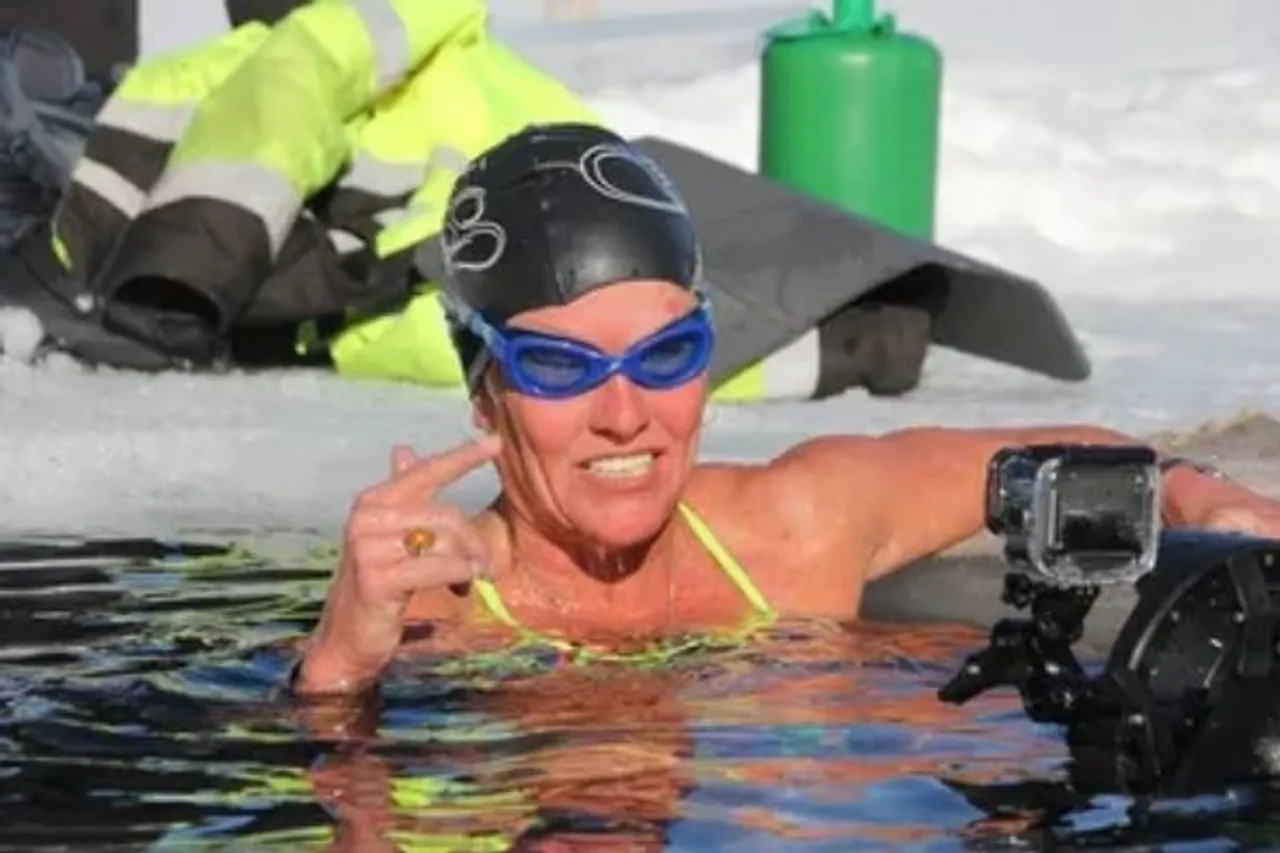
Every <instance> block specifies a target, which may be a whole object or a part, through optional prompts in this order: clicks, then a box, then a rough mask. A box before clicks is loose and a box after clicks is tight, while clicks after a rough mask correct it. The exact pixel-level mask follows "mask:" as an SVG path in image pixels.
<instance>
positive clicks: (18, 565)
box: [0, 543, 1280, 851]
mask: <svg viewBox="0 0 1280 853" xmlns="http://www.w3.org/2000/svg"><path fill="white" fill-rule="evenodd" d="M0 551H5V552H6V553H3V554H0V557H3V558H5V559H6V560H7V564H6V567H5V568H3V569H0V849H3V850H68V849H75V850H88V849H103V850H106V849H112V850H115V849H120V850H126V849H138V850H141V849H154V850H165V849H184V850H185V849H193V848H194V849H202V848H208V849H219V850H225V849H235V850H241V849H243V850H273V849H282V850H309V849H319V850H328V849H342V850H359V851H381V850H406V851H409V850H433V851H444V850H459V851H470V850H509V849H515V850H545V851H571V850H620V851H621V850H661V849H671V850H698V851H711V850H717V851H718V850H726V851H755V850H787V851H790V850H797V851H809V850H839V851H854V850H1031V849H1035V850H1039V849H1090V850H1098V849H1117V850H1147V849H1163V850H1193V849H1196V850H1198V849H1204V850H1222V849H1268V848H1267V844H1268V843H1269V842H1273V841H1274V840H1275V839H1277V838H1280V829H1277V830H1273V829H1272V824H1271V822H1270V821H1271V820H1272V817H1271V816H1272V813H1273V806H1272V805H1271V803H1272V801H1273V800H1274V798H1273V797H1270V796H1266V795H1264V792H1257V791H1254V792H1249V793H1239V794H1233V795H1232V796H1230V797H1219V798H1213V799H1210V800H1202V801H1196V802H1176V803H1174V802H1160V803H1135V802H1133V801H1131V800H1128V799H1125V798H1122V797H1118V796H1114V797H1113V796H1093V797H1088V796H1083V795H1077V794H1074V793H1073V792H1072V791H1071V790H1070V789H1069V788H1068V787H1067V786H1066V784H1065V783H1064V781H1063V780H1064V779H1065V772H1066V771H1065V769H1064V764H1065V762H1066V760H1067V755H1066V751H1065V749H1064V747H1063V746H1062V743H1061V737H1060V735H1059V733H1058V732H1057V731H1055V730H1054V729H1051V728H1048V727H1038V726H1034V725H1031V724H1029V723H1027V722H1026V721H1025V719H1024V718H1023V716H1022V714H1021V712H1020V709H1019V706H1018V705H1017V704H1016V700H1015V699H1014V698H1013V697H1010V696H994V697H989V698H988V697H984V698H982V699H980V700H977V701H974V702H972V703H971V704H969V705H966V706H964V707H962V708H955V707H951V706H946V705H942V704H940V703H939V702H937V701H936V699H935V698H934V691H935V690H936V688H937V686H938V685H939V684H941V683H942V682H943V681H944V680H945V679H946V678H947V677H948V676H949V675H950V673H951V672H952V671H953V670H954V668H955V666H956V664H957V662H958V661H959V660H960V659H961V658H962V657H963V655H964V654H965V653H966V652H967V651H968V650H970V649H971V648H972V647H973V645H974V644H975V642H976V640H977V638H976V637H975V636H974V635H972V634H969V633H965V632H961V631H952V630H940V629H939V630H932V629H931V630H929V631H922V630H919V629H913V630H909V631H908V630H904V629H900V628H890V627H886V626H878V627H877V626H863V627H858V628H842V627H840V626H836V625H827V624H816V623H802V624H801V623H797V624H792V625H785V626H780V627H779V628H778V629H777V630H776V631H774V632H773V633H772V634H771V635H769V636H767V637H764V638H762V639H761V641H760V642H759V643H758V644H757V645H755V646H753V647H752V648H750V649H742V650H736V651H729V652H710V653H706V654H703V655H701V656H694V657H691V658H689V659H687V660H685V661H682V662H680V663H678V664H673V665H671V666H668V667H665V668H662V669H635V668H621V667H616V666H608V665H598V666H594V667H576V668H575V667H559V666H556V665H555V664H554V662H551V661H541V660H537V659H534V660H514V659H513V660H506V661H498V662H493V661H490V662H489V663H487V664H486V665H483V666H480V665H477V666H476V667H474V668H472V669H470V670H463V671H450V672H449V673H448V674H443V672H444V669H445V668H447V667H446V662H443V661H433V660H426V659H419V660H414V661H404V662H402V663H401V664H399V665H398V667H397V669H396V671H395V672H394V673H393V674H392V676H391V677H390V678H389V679H388V680H387V683H386V686H385V689H384V690H383V693H382V696H381V697H380V699H379V700H378V701H377V702H370V703H367V704H364V705H351V706H342V705H328V706H326V705H301V704H298V703H294V702H291V701H289V700H288V699H287V698H286V697H284V696H282V694H281V693H280V692H279V689H278V688H279V685H280V683H281V682H282V681H283V679H284V677H285V674H286V672H287V670H288V668H289V666H290V665H291V663H292V661H293V653H292V650H291V649H292V644H293V642H295V641H296V640H297V639H298V638H300V637H302V636H305V634H306V633H307V632H308V630H309V629H310V627H311V625H312V624H313V621H314V620H315V618H316V617H317V615H318V613H319V609H320V605H321V602H322V598H323V595H324V591H325V582H326V579H327V575H328V566H329V565H330V563H331V559H332V556H331V555H329V554H325V553H319V552H318V553H314V554H310V555H305V554H299V555H298V556H296V557H291V558H290V559H288V560H285V561H282V560H280V559H278V558H273V559H271V560H269V561H268V560H265V559H262V558H254V557H250V556H248V555H244V554H230V555H222V556H217V555H205V556H198V555H193V554H191V552H190V551H188V552H187V553H185V554H182V553H178V552H176V551H175V552H167V551H165V549H155V548H152V547H151V546H149V545H148V544H147V543H120V544H118V545H117V546H116V547H114V548H102V547H98V548H96V549H94V552H95V553H94V555H92V556H90V555H89V554H88V552H87V551H77V550H76V549H68V550H65V551H58V550H57V549H49V548H45V549H40V548H36V549H33V550H30V551H27V552H25V553H21V549H15V548H12V547H9V548H7V549H5V548H0ZM55 552H57V556H58V557H59V559H57V560H54V561H51V560H50V559H49V558H50V557H51V556H54V555H55ZM35 557H39V558H40V560H39V561H34V560H33V559H32V558H35ZM24 559H25V560H27V562H26V563H24V562H23V560H24ZM1276 826H1278V827H1280V824H1276ZM1173 842H1179V843H1176V844H1175V843H1173Z"/></svg>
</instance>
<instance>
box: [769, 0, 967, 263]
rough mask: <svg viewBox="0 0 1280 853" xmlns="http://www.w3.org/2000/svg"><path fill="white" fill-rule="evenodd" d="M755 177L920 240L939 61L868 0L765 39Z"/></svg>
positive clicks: (928, 205) (929, 198)
mask: <svg viewBox="0 0 1280 853" xmlns="http://www.w3.org/2000/svg"><path fill="white" fill-rule="evenodd" d="M760 65H761V104H760V163H759V167H760V172H761V173H762V174H764V175H767V176H769V177H771V178H773V179H775V180H777V181H779V182H781V183H783V184H785V185H787V186H790V187H792V188H793V189H796V190H799V191H801V192H803V193H805V194H808V195H810V196H813V197H817V198H820V199H823V200H825V201H827V202H830V203H832V204H834V205H836V206H839V207H842V208H844V209H846V210H849V211H852V212H854V213H860V214H862V215H864V216H868V217H870V218H872V219H875V220H877V221H879V222H881V223H883V224H884V225H887V226H889V227H892V228H895V229H898V230H900V231H904V232H906V233H909V234H913V235H915V236H919V237H925V238H930V239H931V238H932V237H933V227H934V203H935V199H936V196H937V174H938V129H939V123H940V122H939V115H940V113H941V89H942V54H941V52H940V51H939V50H938V49H937V48H936V47H935V46H934V45H933V44H932V43H931V42H929V41H928V40H926V39H924V38H921V37H920V36H916V35H911V34H906V33H899V32H897V29H896V25H895V21H894V18H893V16H892V15H882V16H879V17H877V16H876V14H875V8H874V5H873V0H836V2H835V9H834V16H833V17H828V16H826V15H824V14H823V13H821V12H814V13H812V14H811V15H809V16H808V17H806V18H803V19H799V20H795V21H790V22H787V23H785V24H782V25H781V26H779V27H776V28H774V29H772V30H770V31H769V32H768V33H767V34H766V44H765V48H764V54H763V57H762V59H761V64H760Z"/></svg>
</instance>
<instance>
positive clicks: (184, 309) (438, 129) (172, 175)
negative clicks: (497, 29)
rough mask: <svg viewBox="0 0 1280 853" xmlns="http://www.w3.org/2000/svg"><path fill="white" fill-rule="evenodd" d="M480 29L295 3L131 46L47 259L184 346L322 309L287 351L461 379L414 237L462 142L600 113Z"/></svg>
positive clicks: (367, 3)
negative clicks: (220, 28)
mask: <svg viewBox="0 0 1280 853" xmlns="http://www.w3.org/2000/svg"><path fill="white" fill-rule="evenodd" d="M486 24H487V22H486V12H485V8H484V6H483V3H482V2H481V0H431V2H422V0H313V2H312V3H310V4H309V5H306V6H303V7H301V8H299V9H298V10H296V11H295V12H293V13H292V14H290V15H289V16H288V17H286V18H285V19H283V20H282V21H280V22H279V23H278V24H276V25H275V26H273V27H268V26H266V25H263V24H249V25H246V26H243V27H240V28H239V29H237V30H235V31H234V32H232V33H229V34H227V35H226V36H224V37H221V38H218V39H216V40H214V41H211V42H208V43H205V44H201V45H199V46H196V47H193V48H189V49H186V50H183V51H180V52H178V53H175V54H171V55H166V56H162V57H158V58H155V59H150V60H146V61H143V62H142V63H140V64H139V65H137V66H136V67H134V68H133V69H132V70H131V71H130V73H128V74H127V76H126V77H125V78H124V79H123V81H122V82H121V84H120V85H119V87H118V88H117V89H116V90H115V91H114V93H113V95H112V97H111V98H110V100H109V101H108V103H107V104H106V105H105V107H104V108H103V109H102V111H101V113H100V115H99V116H98V123H97V127H96V129H95V131H94V133H93V135H92V136H91V137H90V139H89V140H88V143H87V145H86V148H85V152H84V156H83V157H82V158H81V160H80V161H79V162H78V164H77V166H76V168H75V171H74V174H73V180H72V184H71V188H70V190H69V191H68V192H67V193H66V194H65V196H64V198H63V200H62V203H61V204H60V206H59V208H58V210H57V213H56V215H55V218H54V222H53V237H52V239H53V243H54V252H55V254H56V256H57V258H58V260H59V262H60V263H61V265H62V266H63V267H64V268H65V269H66V270H67V272H68V273H69V274H70V276H71V277H72V278H78V280H79V286H80V287H82V288H83V290H84V295H85V297H86V299H87V300H89V301H95V300H96V301H97V303H98V304H99V305H100V306H104V307H103V309H102V310H103V313H104V316H105V318H106V321H107V322H108V324H109V325H111V326H112V327H113V328H115V329H117V330H122V331H125V332H126V333H128V334H131V335H132V336H134V337H138V338H142V339H147V340H153V341H159V342H162V343H163V344H164V347H162V348H165V349H166V350H167V351H169V352H171V353H179V354H187V355H188V356H189V357H190V359H191V360H192V361H193V362H197V363H198V362H200V361H204V360H208V359H210V358H212V357H213V350H214V348H215V347H216V345H217V341H218V340H219V339H220V338H221V337H222V336H223V335H224V334H225V333H226V332H227V330H228V329H230V328H231V327H232V326H233V325H243V324H245V323H246V322H247V323H249V324H250V325H252V324H253V323H255V322H260V323H264V324H266V323H270V322H273V321H285V322H287V321H290V320H298V321H299V322H301V318H316V317H324V318H326V320H325V321H324V322H319V323H317V322H306V323H302V324H301V326H300V328H302V329H303V330H304V331H305V334H300V342H299V346H309V345H323V346H327V347H328V349H329V352H330V355H331V357H332V359H333V361H334V363H335V365H336V368H337V370H338V371H339V372H340V373H343V374H346V375H352V376H369V377H380V378H390V379H400V380H408V381H413V382H417V383H422V384H426V385H432V386H442V387H459V388H460V387H462V382H463V380H462V373H461V370H460V367H459V364H458V360H457V356H456V355H455V353H454V352H453V349H452V346H451V343H450V341H449V338H448V335H447V332H446V328H445V323H444V318H443V313H442V311H441V308H440V305H439V304H438V301H437V299H436V293H435V290H434V288H433V286H432V283H431V282H430V281H422V280H420V279H421V278H422V276H421V274H420V273H418V272H416V271H415V268H414V265H413V263H412V255H413V253H414V250H415V248H416V247H418V246H419V245H420V244H421V243H422V242H423V241H424V240H427V239H429V238H431V237H432V236H433V235H435V234H436V233H437V232H438V231H439V230H440V228H441V226H442V221H443V215H444V209H445V202H446V200H447V197H448V194H449V192H450V190H451V188H452V185H453V182H454V180H455V178H456V177H457V175H458V173H459V172H460V171H461V169H462V168H463V167H464V166H465V164H466V163H467V161H468V160H469V159H470V158H472V157H474V156H475V155H476V154H478V153H479V152H480V151H482V150H484V149H486V148H488V147H490V146H491V145H493V144H495V143H496V142H498V141H499V140H501V139H502V138H504V137H506V136H508V135H510V134H512V133H514V132H516V131H517V130H519V129H520V128H522V127H524V126H526V125H527V124H530V123H533V122H551V121H580V122H596V121H598V120H599V119H598V118H597V117H596V116H595V115H594V113H593V111H592V110H591V109H590V108H589V107H588V106H587V105H586V104H585V103H584V102H583V101H582V100H581V99H580V98H578V97H577V96H575V95H574V93H572V92H571V91H570V90H569V89H568V88H566V87H565V86H564V85H562V84H561V83H559V82H558V81H557V80H555V79H553V78H552V77H550V76H548V75H546V74H545V73H543V72H541V71H539V70H538V69H536V68H534V67H533V66H531V65H530V64H528V63H527V62H525V61H524V60H522V59H521V58H520V57H518V56H517V55H516V54H514V53H513V52H512V51H511V50H509V49H508V48H506V47H505V46H503V45H502V44H500V43H499V42H497V41H495V40H494V39H493V38H491V36H490V35H489V33H488V30H487V26H486ZM161 289H163V294H162V295H160V294H161ZM389 293H390V294H392V295H395V294H400V298H398V299H394V300H393V304H388V302H387V296H388V294H389ZM139 304H146V305H148V306H149V307H150V310H147V311H139V310H136V307H137V305H139ZM157 305H159V306H160V308H161V309H162V310H159V311H157V310H156V306H157ZM165 306H169V307H171V308H172V309H173V311H171V312H168V313H166V312H165V311H164V310H163V308H164V307H165ZM335 306H341V307H340V308H338V309H337V310H336V311H335ZM308 336H309V340H306V339H304V338H307V337H308ZM729 386H730V387H727V388H726V389H725V394H726V395H730V394H732V393H733V386H736V387H738V388H745V387H754V384H753V383H750V382H746V383H741V382H739V383H729Z"/></svg>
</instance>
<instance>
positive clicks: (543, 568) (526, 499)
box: [294, 125, 1280, 694]
mask: <svg viewBox="0 0 1280 853" xmlns="http://www.w3.org/2000/svg"><path fill="white" fill-rule="evenodd" d="M443 254H444V266H445V276H444V279H445V280H444V282H443V294H444V298H445V299H446V305H447V309H448V312H449V315H450V319H451V321H452V323H453V330H454V342H455V344H456V346H457V349H458V353H459V356H460V358H461V360H462V363H463V365H464V367H465V369H466V373H467V376H468V381H469V383H470V388H471V392H472V401H473V411H474V418H475V423H476V425H477V426H478V428H479V429H480V430H482V431H483V432H484V433H486V435H485V437H484V438H482V439H481V440H478V441H474V442H470V443H467V444H465V445H464V446H462V447H458V448H455V449H453V450H451V451H448V452H445V453H441V454H438V455H434V456H431V457H427V458H416V457H414V456H413V454H412V453H411V452H410V451H408V450H406V449H403V448H400V449H397V450H396V451H395V452H394V454H393V474H392V476H391V478H390V479H389V480H387V481H386V482H384V483H381V484H379V485H377V486H375V487H373V488H370V489H368V490H366V491H365V492H363V493H362V494H361V495H360V496H359V498H358V499H357V500H356V502H355V506H354V509H353V511H352V513H351V516H350V519H349V522H348V525H347V527H346V538H345V551H344V554H343V557H342V561H341V565H340V567H339V570H338V573H337V576H336V578H335V581H334V583H333V586H332V589H331V592H330V595H329V598H328V601H327V603H326V606H325V609H324V614H323V616H322V618H321V620H320V622H319V624H318V626H317V628H316V630H315V633H314V635H313V637H312V638H311V642H310V643H309V644H308V648H307V651H306V654H305V657H304V659H303V661H302V664H301V665H300V667H299V668H298V670H297V671H296V674H295V680H294V687H295V689H296V690H297V691H298V692H301V693H305V694H324V693H336V694H352V693H355V692H358V691H361V690H363V689H364V688H366V687H368V686H369V685H371V684H373V683H376V681H377V679H378V678H379V675H380V673H381V672H382V671H383V669H384V667H385V666H386V665H387V664H388V662H389V661H390V660H391V659H392V657H393V655H394V654H395V653H396V651H397V649H398V648H399V647H400V644H401V638H402V633H403V630H404V628H405V626H406V625H407V624H408V623H411V622H423V621H429V622H431V623H432V624H433V625H435V626H437V627H438V628H439V629H440V634H439V637H440V641H441V642H447V641H446V640H445V639H444V638H445V637H448V636H453V637H455V639H456V638H457V637H465V636H466V633H467V630H469V629H473V628H481V627H483V626H486V625H489V626H491V625H495V624H496V625H502V626H505V628H506V630H507V633H508V634H511V633H514V634H515V635H516V636H517V637H519V638H522V639H524V640H526V641H532V642H547V643H550V644H551V645H552V646H554V647H558V648H562V649H564V650H566V651H570V652H575V653H578V652H582V650H586V652H583V653H587V652H592V651H594V652H596V653H603V654H609V653H617V654H622V653H630V652H631V651H632V650H631V648H630V647H631V646H633V645H634V643H635V641H636V640H637V639H640V640H646V641H648V640H651V639H654V638H660V637H663V636H664V635H682V636H686V637H687V636H689V635H691V634H692V635H693V636H694V638H695V639H696V638H697V637H699V636H702V635H704V634H711V635H715V634H719V633H724V632H726V631H730V632H732V631H735V630H737V629H743V628H745V629H749V628H750V627H752V626H753V625H754V624H757V623H758V621H759V620H762V619H764V620H767V619H770V618H773V617H774V616H779V615H781V616H812V617H827V618H832V619H842V620H843V619H851V618H855V617H856V616H857V613H858V607H859V602H860V598H861V594H862V590H863V586H864V584H866V583H867V581H869V580H872V579H874V578H877V577H880V576H882V575H885V574H887V573H889V572H892V571H893V570H895V569H896V568H898V567H900V566H903V565H905V564H907V563H910V562H912V561H914V560H916V559H918V558H921V557H923V556H926V555H928V554H930V553H934V552H937V551H939V550H942V549H945V548H947V547H948V546H951V545H953V544H956V543H959V542H961V541H962V540H964V539H966V538H968V537H970V536H972V535H974V534H975V533H977V532H979V530H980V529H981V527H982V523H983V500H982V496H983V489H984V484H985V477H986V466H987V462H988V460H989V459H990V457H991V456H992V454H993V453H995V452H996V451H997V450H998V449H1000V448H1001V447H1004V446H1007V445H1017V444H1026V443H1037V442H1079V443H1098V444H1116V443H1125V444H1129V443H1134V439H1132V438H1130V437H1128V436H1125V435H1122V434H1119V433H1116V432H1112V431H1109V430H1105V429H1101V428H1098V427H1092V426H1062V427H1045V428H1026V429H983V430H958V429H934V428H921V429H910V430H903V431H899V432H894V433H891V434H888V435H885V436H882V437H865V436H856V435H832V436H827V437H822V438H817V439H814V440H811V441H807V442H804V443H803V444H800V445H798V446H796V447H794V448H792V449H791V450H789V451H787V452H785V453H783V454H782V455H781V456H779V457H778V458H776V459H773V460H772V461H769V462H767V463H765V464H758V465H726V464H716V465H705V464H699V463H698V462H697V461H696V459H697V453H698V440H699V437H700V434H701V428H702V419H703V415H704V411H705V406H706V402H707V393H708V385H707V376H706V366H707V363H708V360H709V356H710V353H711V348H712V345H713V338H714V335H713V329H712V324H711V320H710V307H709V306H707V305H706V304H705V303H704V302H703V300H702V298H701V296H700V293H699V290H698V279H699V267H700V263H699V252H698V244H697V239H696V235H695V233H694V229H693V226H692V223H691V222H690V219H689V217H688V215H687V213H686V211H685V209H684V206H683V204H682V203H681V202H680V199H679V196H678V194H677V192H676V191H675V189H674V188H673V187H672V186H671V185H670V182H669V181H668V180H667V179H666V178H665V176H664V175H662V174H661V172H660V171H659V170H658V169H657V168H656V167H655V166H653V165H652V164H651V163H649V162H648V161H647V160H646V159H645V158H644V157H643V155H642V154H640V153H639V152H637V151H635V150H634V149H632V148H631V147H630V146H628V145H627V143H626V142H625V141H624V140H622V139H620V138H619V137H617V136H615V135H613V134H611V133H609V132H607V131H605V130H602V129H600V128H596V127H586V126H577V125H553V126H545V127H535V128H529V129H527V130H525V131H523V132H521V133H519V134H516V135H515V136H513V137H511V138H510V139H508V140H506V141H504V142H502V143H501V144H499V145H497V146H496V147H494V148H493V149H492V150H490V151H488V152H486V153H485V154H483V155H482V156H480V157H479V158H477V160H476V161H475V162H474V163H473V164H472V165H471V166H470V168H469V169H468V170H467V171H466V172H465V173H464V174H463V175H462V176H461V177H460V178H459V179H458V182H457V185H456V186H455V188H454V193H453V197H452V200H451V207H450V211H449V215H448V217H447V222H446V225H445V240H444V248H443ZM486 463H492V464H494V465H495V466H496V468H497V471H498V474H499V478H500V482H501V485H502V490H501V494H500V495H499V497H498V498H497V499H496V501H495V502H494V503H493V504H492V505H491V506H490V507H488V508H487V509H485V510H484V511H483V512H480V513H479V514H478V515H476V516H474V517H470V518H468V517H465V516H464V515H463V513H461V512H460V511H459V510H458V509H456V508H454V507H451V506H448V505H446V504H444V503H441V502H440V501H439V500H438V499H437V497H436V496H437V494H438V492H439V490H440V489H441V488H443V487H444V486H446V485H448V484H449V483H451V482H453V481H454V480H456V479H458V478H459V477H461V476H463V475H464V474H465V473H467V472H468V471H470V470H472V469H475V468H477V467H479V466H481V465H484V464H486ZM1165 485H1166V488H1165V496H1166V498H1165V500H1166V503H1165V506H1164V515H1165V519H1166V522H1167V523H1169V524H1172V525H1179V524H1181V525H1195V526H1206V527H1223V528H1239V529H1249V530H1252V531H1254V532H1260V533H1264V534H1280V505H1277V503H1276V502H1275V501H1273V500H1270V499H1268V498H1264V497H1262V496H1259V495H1257V494H1254V493H1252V492H1250V491H1248V490H1246V489H1244V488H1243V487H1241V486H1238V485H1236V484H1233V483H1231V482H1229V481H1226V480H1223V479H1220V478H1217V477H1214V476H1211V475H1209V474H1206V473H1202V472H1201V471H1200V470H1198V469H1196V468H1195V467H1194V466H1190V465H1185V466H1174V467H1172V468H1170V469H1169V470H1168V473H1167V474H1166V477H1165ZM451 632H452V633H451ZM459 632H460V633H459ZM462 645H463V647H465V646H466V643H465V642H463V643H462ZM662 648H663V647H662V646H661V645H658V646H654V647H653V648H649V649H644V650H641V651H640V652H638V653H639V654H642V655H643V654H660V653H661V651H662Z"/></svg>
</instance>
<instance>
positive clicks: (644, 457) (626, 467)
mask: <svg viewBox="0 0 1280 853" xmlns="http://www.w3.org/2000/svg"><path fill="white" fill-rule="evenodd" d="M653 458H654V455H653V454H652V453H633V454H631V455H629V456H606V457H604V458H602V459H593V460H591V461H590V462H588V463H587V470H588V471H590V472H591V473H592V474H599V475H601V476H604V477H639V476H643V475H645V474H647V473H649V469H650V468H651V467H653Z"/></svg>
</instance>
